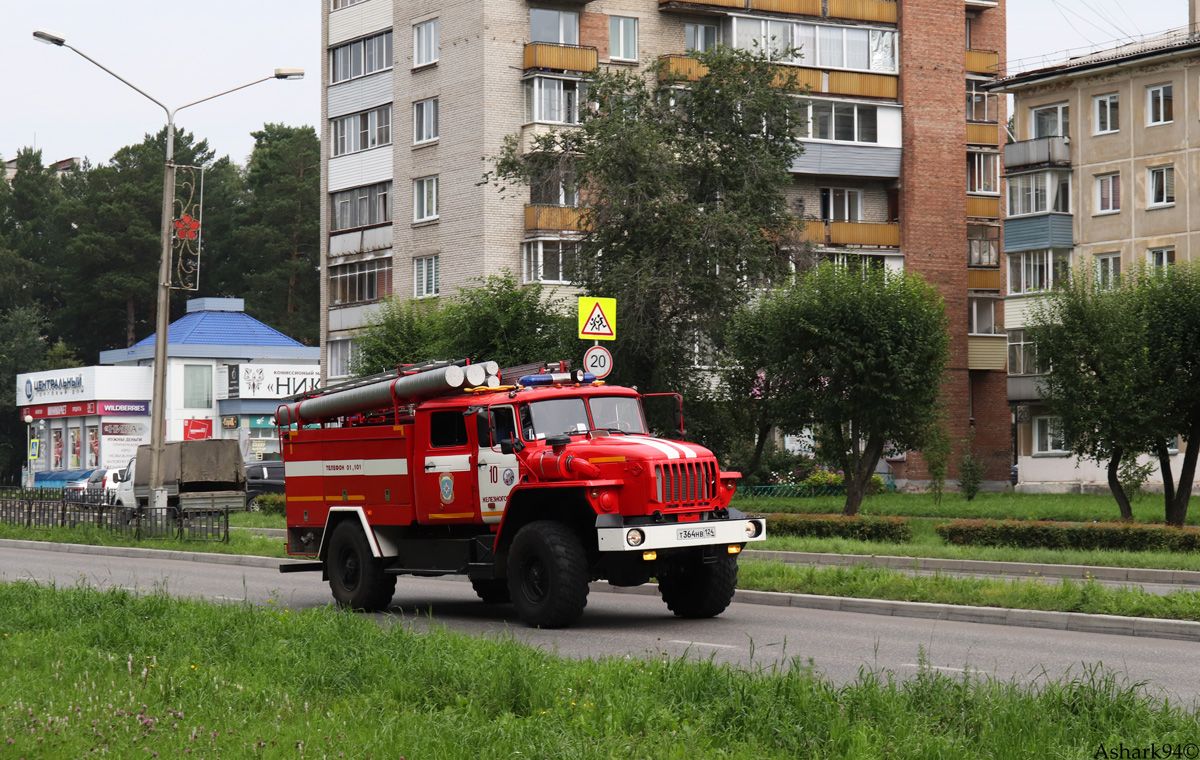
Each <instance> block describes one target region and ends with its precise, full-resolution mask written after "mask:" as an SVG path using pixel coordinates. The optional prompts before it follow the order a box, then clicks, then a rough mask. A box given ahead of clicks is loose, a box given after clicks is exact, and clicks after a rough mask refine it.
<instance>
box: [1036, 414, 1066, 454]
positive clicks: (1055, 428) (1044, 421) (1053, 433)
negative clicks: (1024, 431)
mask: <svg viewBox="0 0 1200 760" xmlns="http://www.w3.org/2000/svg"><path fill="white" fill-rule="evenodd" d="M1043 434H1044V437H1045V443H1044V444H1043V441H1042V439H1043ZM1033 453H1034V455H1035V456H1036V455H1039V454H1046V455H1050V456H1062V455H1064V454H1069V453H1070V452H1069V451H1067V449H1066V443H1065V442H1064V441H1063V437H1062V423H1061V422H1059V419H1058V418H1057V417H1034V418H1033Z"/></svg>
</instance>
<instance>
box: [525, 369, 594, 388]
mask: <svg viewBox="0 0 1200 760" xmlns="http://www.w3.org/2000/svg"><path fill="white" fill-rule="evenodd" d="M594 382H596V376H595V375H593V374H592V373H591V372H584V371H583V370H581V369H577V370H575V371H574V372H549V373H546V374H541V375H523V376H522V377H521V379H519V380H517V385H523V386H525V387H526V388H536V387H537V386H540V385H559V384H563V383H594Z"/></svg>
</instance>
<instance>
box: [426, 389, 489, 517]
mask: <svg viewBox="0 0 1200 760" xmlns="http://www.w3.org/2000/svg"><path fill="white" fill-rule="evenodd" d="M428 419H429V427H428V433H429V441H428V446H426V447H425V456H424V457H423V458H422V459H420V460H418V462H417V466H418V467H420V468H421V472H420V473H418V475H417V478H418V486H417V487H418V488H419V489H420V491H419V493H418V498H417V516H418V519H419V520H420V521H421V522H429V523H447V522H472V521H474V519H475V514H476V500H475V482H474V480H475V478H474V470H475V459H476V457H477V452H476V450H475V447H474V445H473V443H472V442H471V440H470V438H469V437H468V435H467V422H468V420H467V419H466V418H464V417H463V413H462V410H455V409H450V410H446V411H436V412H430V414H429V418H428Z"/></svg>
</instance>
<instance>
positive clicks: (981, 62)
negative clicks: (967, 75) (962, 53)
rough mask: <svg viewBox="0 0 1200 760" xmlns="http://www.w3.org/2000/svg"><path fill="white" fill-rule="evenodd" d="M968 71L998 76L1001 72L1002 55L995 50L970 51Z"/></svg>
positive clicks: (968, 52)
mask: <svg viewBox="0 0 1200 760" xmlns="http://www.w3.org/2000/svg"><path fill="white" fill-rule="evenodd" d="M967 71H969V72H971V73H973V74H987V75H989V76H996V75H997V74H998V73H999V72H1000V54H999V53H997V52H996V51H994V50H968V51H967Z"/></svg>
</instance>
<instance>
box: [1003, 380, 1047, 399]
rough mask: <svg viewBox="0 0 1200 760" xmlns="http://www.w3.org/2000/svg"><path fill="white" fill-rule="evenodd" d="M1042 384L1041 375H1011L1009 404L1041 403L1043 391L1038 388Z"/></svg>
mask: <svg viewBox="0 0 1200 760" xmlns="http://www.w3.org/2000/svg"><path fill="white" fill-rule="evenodd" d="M1041 382H1042V376H1041V375H1009V376H1008V403H1010V404H1033V403H1037V402H1039V401H1041V400H1042V391H1041V389H1039V388H1038V386H1039V385H1040V384H1041Z"/></svg>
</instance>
